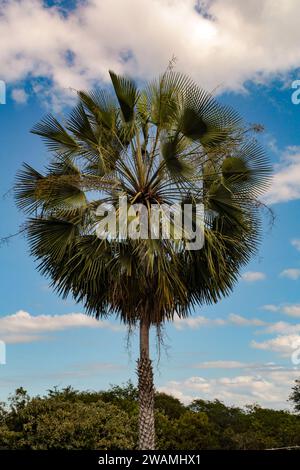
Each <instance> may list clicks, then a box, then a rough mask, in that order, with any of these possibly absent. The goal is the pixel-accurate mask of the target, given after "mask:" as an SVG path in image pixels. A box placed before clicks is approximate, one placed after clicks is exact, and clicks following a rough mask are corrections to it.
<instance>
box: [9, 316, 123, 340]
mask: <svg viewBox="0 0 300 470" xmlns="http://www.w3.org/2000/svg"><path fill="white" fill-rule="evenodd" d="M86 327H88V328H108V329H111V330H113V331H119V330H120V329H121V327H120V326H118V325H116V324H113V323H110V322H108V321H105V320H95V319H94V318H92V317H89V316H87V315H84V314H83V313H68V314H64V315H30V313H28V312H25V311H24V310H19V311H18V312H16V313H14V314H12V315H7V316H4V317H0V339H1V340H2V341H5V342H6V343H28V342H32V341H39V340H42V339H44V338H45V334H46V333H52V332H54V331H62V330H66V329H68V328H86Z"/></svg>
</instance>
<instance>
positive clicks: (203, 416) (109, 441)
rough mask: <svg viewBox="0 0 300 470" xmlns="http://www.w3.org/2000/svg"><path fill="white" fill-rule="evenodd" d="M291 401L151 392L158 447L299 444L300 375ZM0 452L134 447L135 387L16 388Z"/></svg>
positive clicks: (0, 413) (5, 409)
mask: <svg viewBox="0 0 300 470" xmlns="http://www.w3.org/2000/svg"><path fill="white" fill-rule="evenodd" d="M289 400H290V401H291V402H292V403H293V405H294V412H291V411H288V410H274V409H268V408H262V407H261V406H259V405H257V404H253V405H249V406H246V407H245V408H240V407H238V406H227V405H225V404H224V403H222V402H221V401H219V400H213V401H207V400H202V399H195V400H194V401H193V402H192V403H190V404H188V405H184V404H182V403H181V402H180V401H179V400H178V399H177V398H174V397H172V396H170V395H167V394H165V393H160V392H156V394H155V426H156V435H157V448H158V449H163V450H187V449H188V450H193V449H236V450H238V449H245V450H246V449H269V448H276V447H289V446H300V414H299V412H300V380H297V381H296V382H295V385H294V387H293V389H292V393H291V395H290V398H289ZM0 448H1V449H34V450H51V449H65V450H67V449H98V450H122V449H137V448H138V390H137V389H136V388H135V387H134V386H133V384H132V383H131V382H128V383H127V384H125V385H123V386H111V387H110V388H109V389H108V390H106V391H99V392H94V391H78V390H75V389H73V388H72V387H70V386H69V387H66V388H63V389H58V388H57V387H54V388H53V389H51V390H48V391H47V393H46V394H45V395H44V396H39V395H38V396H33V397H31V396H29V394H28V393H27V391H26V390H25V389H24V388H22V387H20V388H18V389H17V390H16V391H15V393H14V394H13V395H11V396H10V397H9V399H8V400H7V402H6V403H1V404H0Z"/></svg>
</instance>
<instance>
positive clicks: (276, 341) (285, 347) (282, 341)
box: [251, 329, 300, 357]
mask: <svg viewBox="0 0 300 470" xmlns="http://www.w3.org/2000/svg"><path fill="white" fill-rule="evenodd" d="M296 331H297V330H296ZM251 346H252V347H253V348H255V349H262V350H265V351H274V352H277V353H279V354H280V355H282V356H283V357H286V356H291V354H293V353H294V352H295V350H296V349H297V348H299V347H300V335H299V334H295V329H294V333H292V334H287V335H279V336H276V337H275V338H272V339H268V340H266V341H261V342H258V341H255V340H252V341H251Z"/></svg>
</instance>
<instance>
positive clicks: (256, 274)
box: [242, 271, 266, 282]
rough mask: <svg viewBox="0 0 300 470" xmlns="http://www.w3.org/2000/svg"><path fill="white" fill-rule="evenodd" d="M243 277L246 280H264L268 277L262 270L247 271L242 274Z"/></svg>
mask: <svg viewBox="0 0 300 470" xmlns="http://www.w3.org/2000/svg"><path fill="white" fill-rule="evenodd" d="M242 279H243V281H246V282H256V281H263V280H264V279H266V275H265V273H262V272H260V271H247V272H245V273H243V274H242Z"/></svg>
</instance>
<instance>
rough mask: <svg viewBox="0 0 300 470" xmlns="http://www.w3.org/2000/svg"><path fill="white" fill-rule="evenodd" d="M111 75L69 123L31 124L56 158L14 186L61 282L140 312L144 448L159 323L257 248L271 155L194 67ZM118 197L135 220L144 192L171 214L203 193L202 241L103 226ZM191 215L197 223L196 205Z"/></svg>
mask: <svg viewBox="0 0 300 470" xmlns="http://www.w3.org/2000/svg"><path fill="white" fill-rule="evenodd" d="M110 77H111V80H112V85H113V91H114V94H110V93H109V92H107V91H104V90H100V91H95V92H91V93H86V92H83V91H80V92H78V98H79V102H78V104H77V106H76V107H75V108H74V109H73V111H72V112H71V113H70V115H69V117H68V118H67V119H66V121H65V122H64V123H63V124H61V123H60V122H58V121H57V119H56V118H55V117H54V116H51V115H50V116H47V117H46V118H44V119H43V120H42V121H41V122H40V123H39V124H38V125H36V126H35V127H34V129H33V131H32V132H33V133H35V134H38V135H39V136H41V137H42V138H43V140H44V141H45V142H46V144H47V147H48V149H49V150H50V152H51V160H50V164H48V166H47V167H46V169H45V171H44V172H43V174H42V173H40V172H39V171H37V170H35V169H34V168H32V167H31V166H29V165H27V164H25V165H24V167H23V169H22V170H21V171H20V172H19V173H18V176H17V180H16V185H15V195H16V200H17V204H18V205H19V207H20V208H21V209H23V210H24V211H25V212H26V214H27V215H28V216H29V217H28V221H27V226H26V231H27V234H28V238H29V242H30V247H31V253H32V255H33V256H34V257H35V258H36V259H37V260H38V261H39V269H40V270H41V272H42V273H43V274H45V275H47V276H48V277H50V279H51V281H52V285H53V286H54V287H55V289H56V290H57V291H58V293H59V294H61V295H63V296H67V295H68V294H72V295H73V297H74V298H75V299H76V300H77V301H80V302H83V303H84V305H85V308H86V312H87V313H88V314H92V315H95V316H96V317H97V318H99V317H102V316H107V315H109V314H111V313H114V314H116V315H117V316H119V317H120V319H121V321H123V322H124V323H125V324H127V325H129V326H130V327H132V326H135V325H136V324H137V323H138V322H139V324H140V359H139V361H138V374H139V402H140V414H139V448H140V449H154V448H155V433H154V389H153V373H152V364H151V360H150V358H149V329H150V326H151V325H155V326H156V327H158V328H159V327H160V326H161V324H162V323H163V322H165V321H167V320H172V319H173V317H174V315H175V314H177V315H179V316H180V317H184V316H187V315H188V314H189V313H190V311H191V310H192V309H193V307H194V306H196V305H199V304H203V303H213V302H217V301H218V300H219V299H220V298H221V297H222V296H224V295H227V294H228V293H229V292H230V291H231V290H232V288H233V286H234V284H235V281H236V280H237V278H238V275H239V271H240V268H241V267H242V266H243V265H244V264H245V263H246V262H247V261H248V260H249V259H250V256H251V255H252V254H253V253H254V252H255V250H256V249H257V244H258V241H259V238H260V232H261V230H260V213H259V208H260V202H259V200H258V198H259V197H260V195H261V193H262V192H263V191H264V190H265V188H266V185H267V184H268V181H269V177H270V165H269V163H268V160H267V158H266V156H265V154H264V152H263V150H262V149H261V148H260V147H259V145H258V144H257V143H256V141H255V139H253V138H250V137H249V130H247V129H246V128H245V127H244V125H243V123H242V121H241V119H240V117H239V116H238V115H237V114H236V113H235V112H234V111H232V110H231V109H230V108H228V107H225V106H221V105H219V104H218V103H217V102H216V101H215V100H214V99H213V97H212V96H211V95H209V94H207V93H205V92H204V91H203V90H202V89H200V88H199V87H198V86H197V85H196V84H195V83H194V82H193V81H192V80H190V79H189V78H188V77H186V76H184V75H182V74H180V73H176V72H174V71H173V70H170V69H168V70H167V71H166V72H165V73H164V74H163V75H162V76H161V77H160V78H159V79H158V80H156V81H153V82H151V83H149V84H148V85H146V86H145V87H144V88H143V89H138V88H137V86H136V85H135V83H134V82H133V81H132V80H131V79H129V78H125V77H121V76H118V75H116V74H115V73H113V72H110ZM120 197H121V198H124V197H126V213H127V215H129V220H130V222H131V223H135V224H137V225H139V224H140V219H139V218H138V214H137V213H136V212H135V209H134V211H133V213H132V211H131V212H130V210H131V209H132V208H134V207H135V205H136V204H139V205H140V206H142V207H143V208H144V209H145V210H146V214H147V219H149V220H150V219H151V214H152V212H153V211H154V208H159V209H161V214H162V218H166V217H167V216H166V215H165V213H164V207H165V206H167V207H169V206H170V205H173V204H177V206H178V207H180V208H181V207H185V205H187V204H190V205H191V206H192V207H195V206H196V205H198V204H202V207H204V216H203V217H202V220H201V227H202V230H203V235H204V245H203V247H202V248H201V249H195V250H190V249H189V239H188V237H187V234H186V232H183V234H182V237H181V238H180V237H179V238H178V237H177V236H176V233H177V227H176V223H175V222H174V220H173V219H172V221H171V223H170V237H169V238H164V237H160V236H158V237H156V238H155V237H154V238H153V237H152V238H151V237H148V238H147V237H137V238H132V237H125V236H123V235H124V234H123V232H122V230H123V229H121V227H120V225H117V233H116V234H110V233H108V236H107V237H105V238H101V237H99V233H98V232H97V227H98V226H99V222H101V221H103V218H104V216H103V214H99V213H98V210H97V209H98V207H99V205H100V204H103V203H105V204H107V205H109V207H114V208H115V209H116V211H117V213H118V212H119V213H120V211H121V208H120ZM107 207H108V206H107ZM169 221H170V218H169ZM191 222H192V225H193V226H194V227H195V226H197V224H198V219H197V217H196V215H195V211H194V212H193V213H192V215H191Z"/></svg>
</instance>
